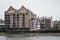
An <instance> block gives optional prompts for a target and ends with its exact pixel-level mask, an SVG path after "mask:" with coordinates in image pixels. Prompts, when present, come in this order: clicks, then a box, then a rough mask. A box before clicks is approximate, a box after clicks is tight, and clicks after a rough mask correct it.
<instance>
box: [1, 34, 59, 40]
mask: <svg viewBox="0 0 60 40" xmlns="http://www.w3.org/2000/svg"><path fill="white" fill-rule="evenodd" d="M59 35H60V34H59ZM0 40H60V36H56V35H55V36H53V35H45V34H44V35H41V34H40V35H35V34H34V35H31V34H30V35H25V34H21V35H20V34H4V35H0Z"/></svg>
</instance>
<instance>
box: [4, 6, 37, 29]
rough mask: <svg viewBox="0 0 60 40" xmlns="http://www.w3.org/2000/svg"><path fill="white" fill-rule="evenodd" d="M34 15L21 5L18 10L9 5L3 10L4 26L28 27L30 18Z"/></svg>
mask: <svg viewBox="0 0 60 40" xmlns="http://www.w3.org/2000/svg"><path fill="white" fill-rule="evenodd" d="M35 17H36V15H35V14H33V13H32V12H31V11H29V10H28V9H26V8H25V7H24V6H22V7H21V8H20V9H19V10H16V9H14V8H13V7H10V8H9V9H8V10H7V11H5V27H8V28H9V27H10V28H16V27H17V28H29V27H30V20H31V19H32V18H35Z"/></svg>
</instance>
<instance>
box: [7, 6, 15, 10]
mask: <svg viewBox="0 0 60 40" xmlns="http://www.w3.org/2000/svg"><path fill="white" fill-rule="evenodd" d="M7 11H16V9H14V8H13V7H12V6H10V7H9V8H8V10H7Z"/></svg>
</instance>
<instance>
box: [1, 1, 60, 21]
mask: <svg viewBox="0 0 60 40" xmlns="http://www.w3.org/2000/svg"><path fill="white" fill-rule="evenodd" d="M22 5H24V6H25V7H26V8H27V9H29V10H31V11H32V12H33V13H34V14H36V15H37V16H40V17H42V16H48V17H50V16H52V17H53V20H60V0H0V19H4V11H6V10H7V9H8V8H9V6H13V7H14V8H15V9H20V8H21V6H22Z"/></svg>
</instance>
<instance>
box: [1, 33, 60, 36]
mask: <svg viewBox="0 0 60 40" xmlns="http://www.w3.org/2000/svg"><path fill="white" fill-rule="evenodd" d="M3 35H5V36H10V37H31V36H60V33H26V34H9V33H0V36H3Z"/></svg>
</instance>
